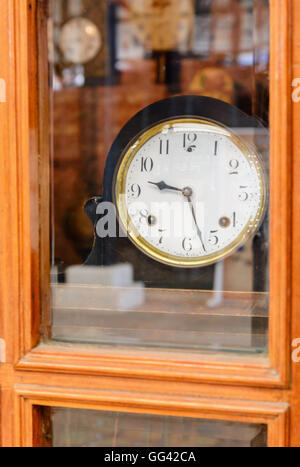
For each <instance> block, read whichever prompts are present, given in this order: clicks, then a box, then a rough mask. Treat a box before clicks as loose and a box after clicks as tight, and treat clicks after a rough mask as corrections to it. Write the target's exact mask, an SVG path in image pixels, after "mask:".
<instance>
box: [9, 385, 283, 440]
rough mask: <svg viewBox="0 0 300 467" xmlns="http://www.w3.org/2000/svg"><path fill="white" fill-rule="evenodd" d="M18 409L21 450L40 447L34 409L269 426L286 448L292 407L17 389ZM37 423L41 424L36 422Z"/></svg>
mask: <svg viewBox="0 0 300 467" xmlns="http://www.w3.org/2000/svg"><path fill="white" fill-rule="evenodd" d="M15 391H16V405H17V407H18V410H19V412H20V414H21V424H20V425H21V427H22V428H23V429H22V430H21V431H20V430H17V432H16V439H17V440H18V441H17V445H18V446H27V447H29V446H32V445H36V444H37V440H36V439H34V432H33V425H34V421H33V420H34V419H33V416H34V415H36V414H37V412H36V411H35V412H33V407H34V406H46V407H73V408H85V409H91V410H106V411H118V412H131V413H144V414H145V413H149V414H162V415H169V416H183V417H191V418H204V419H216V420H232V421H239V422H247V423H263V424H268V443H269V446H270V447H271V446H278V447H280V446H284V445H286V442H287V440H286V429H285V427H286V419H287V418H286V417H287V415H288V405H287V404H285V403H268V402H255V403H251V402H249V401H243V400H236V401H234V400H231V399H229V400H228V399H225V398H223V399H215V398H212V397H207V398H192V397H189V398H188V397H186V398H185V399H184V400H183V399H182V397H177V398H176V397H174V396H172V397H170V396H166V395H162V394H150V393H148V394H144V393H142V394H141V393H132V392H129V393H128V392H122V393H121V392H119V393H118V392H116V393H112V392H111V391H96V390H90V391H85V392H83V391H78V390H76V389H72V390H69V391H67V390H66V388H64V389H60V388H55V387H47V386H45V387H35V386H32V387H30V386H25V385H17V386H15ZM35 423H37V422H36V421H35Z"/></svg>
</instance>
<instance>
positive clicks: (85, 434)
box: [43, 408, 267, 447]
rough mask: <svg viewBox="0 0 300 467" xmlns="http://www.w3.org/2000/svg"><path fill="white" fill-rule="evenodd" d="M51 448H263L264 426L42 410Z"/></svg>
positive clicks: (105, 413) (106, 413)
mask: <svg viewBox="0 0 300 467" xmlns="http://www.w3.org/2000/svg"><path fill="white" fill-rule="evenodd" d="M43 420H44V433H45V434H46V438H47V439H48V445H49V440H51V441H50V443H51V445H52V447H110V446H111V447H155V446H160V447H171V446H172V447H190V446H194V447H266V446H267V427H266V426H265V425H259V424H250V423H238V422H226V421H218V420H204V419H203V420H202V419H193V418H184V417H169V416H163V415H147V414H134V413H118V412H100V411H99V412H98V411H92V410H79V409H67V408H51V409H45V410H44V413H43Z"/></svg>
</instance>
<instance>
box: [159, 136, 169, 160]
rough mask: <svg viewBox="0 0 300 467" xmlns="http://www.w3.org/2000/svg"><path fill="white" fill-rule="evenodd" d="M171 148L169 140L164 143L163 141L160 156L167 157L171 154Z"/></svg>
mask: <svg viewBox="0 0 300 467" xmlns="http://www.w3.org/2000/svg"><path fill="white" fill-rule="evenodd" d="M169 148H170V142H169V140H168V139H167V140H166V141H163V140H162V139H161V140H160V142H159V154H161V155H166V156H167V155H168V154H169Z"/></svg>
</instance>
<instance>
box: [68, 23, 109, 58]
mask: <svg viewBox="0 0 300 467" xmlns="http://www.w3.org/2000/svg"><path fill="white" fill-rule="evenodd" d="M101 47H102V37H101V33H100V31H99V29H98V28H97V26H96V25H95V24H94V23H92V21H90V20H88V19H86V18H74V19H71V20H70V21H68V22H67V23H66V24H65V25H64V26H63V27H62V30H61V33H60V37H59V48H60V50H61V51H62V53H63V55H64V58H65V60H67V61H69V62H72V63H74V64H85V63H87V62H89V61H91V60H93V59H94V58H95V57H96V56H97V54H98V53H99V51H100V50H101Z"/></svg>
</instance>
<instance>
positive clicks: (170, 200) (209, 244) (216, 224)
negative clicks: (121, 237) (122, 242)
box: [116, 119, 266, 267]
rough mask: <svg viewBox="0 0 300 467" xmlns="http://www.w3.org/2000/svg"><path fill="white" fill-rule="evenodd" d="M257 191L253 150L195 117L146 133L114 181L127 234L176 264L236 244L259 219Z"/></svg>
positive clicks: (260, 182)
mask: <svg viewBox="0 0 300 467" xmlns="http://www.w3.org/2000/svg"><path fill="white" fill-rule="evenodd" d="M265 192H266V188H265V181H264V175H263V170H262V166H261V162H260V159H259V158H258V156H257V154H256V153H255V152H254V151H250V150H249V149H248V148H247V147H246V146H245V145H244V144H243V143H242V142H241V140H240V139H239V138H237V137H235V136H233V134H232V133H231V132H230V131H229V130H227V129H225V128H223V127H221V126H219V125H217V124H213V123H211V122H208V121H204V120H201V121H200V120H197V119H192V120H191V119H189V120H179V119H178V120H172V121H171V122H169V123H164V124H159V125H157V126H156V127H154V128H151V129H150V130H148V131H147V132H146V133H145V134H144V135H142V136H141V137H140V138H139V139H138V140H137V141H136V142H134V144H133V145H132V147H131V148H130V149H129V150H128V151H127V153H126V154H125V156H124V158H123V161H122V163H121V165H120V168H119V171H118V175H117V178H116V196H117V200H116V202H117V206H118V209H119V215H120V218H121V223H122V224H123V226H126V227H125V228H126V229H127V230H128V235H129V238H130V239H131V240H132V241H133V242H134V243H135V244H136V246H138V247H139V248H140V249H142V250H143V251H144V252H145V253H146V254H148V255H150V256H152V257H153V258H155V259H157V260H158V261H161V262H165V263H168V264H172V265H174V266H182V267H188V266H191V267H192V266H201V265H206V264H209V263H212V262H215V261H217V260H219V259H221V258H222V257H224V256H226V255H228V254H230V253H232V252H233V251H234V250H235V249H236V248H237V247H238V246H240V245H241V244H243V243H244V242H245V241H246V239H247V238H248V237H249V236H250V235H252V234H253V233H254V232H255V231H256V230H257V228H258V227H259V224H260V222H261V220H262V216H263V213H264V206H265ZM126 224H127V225H126Z"/></svg>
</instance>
